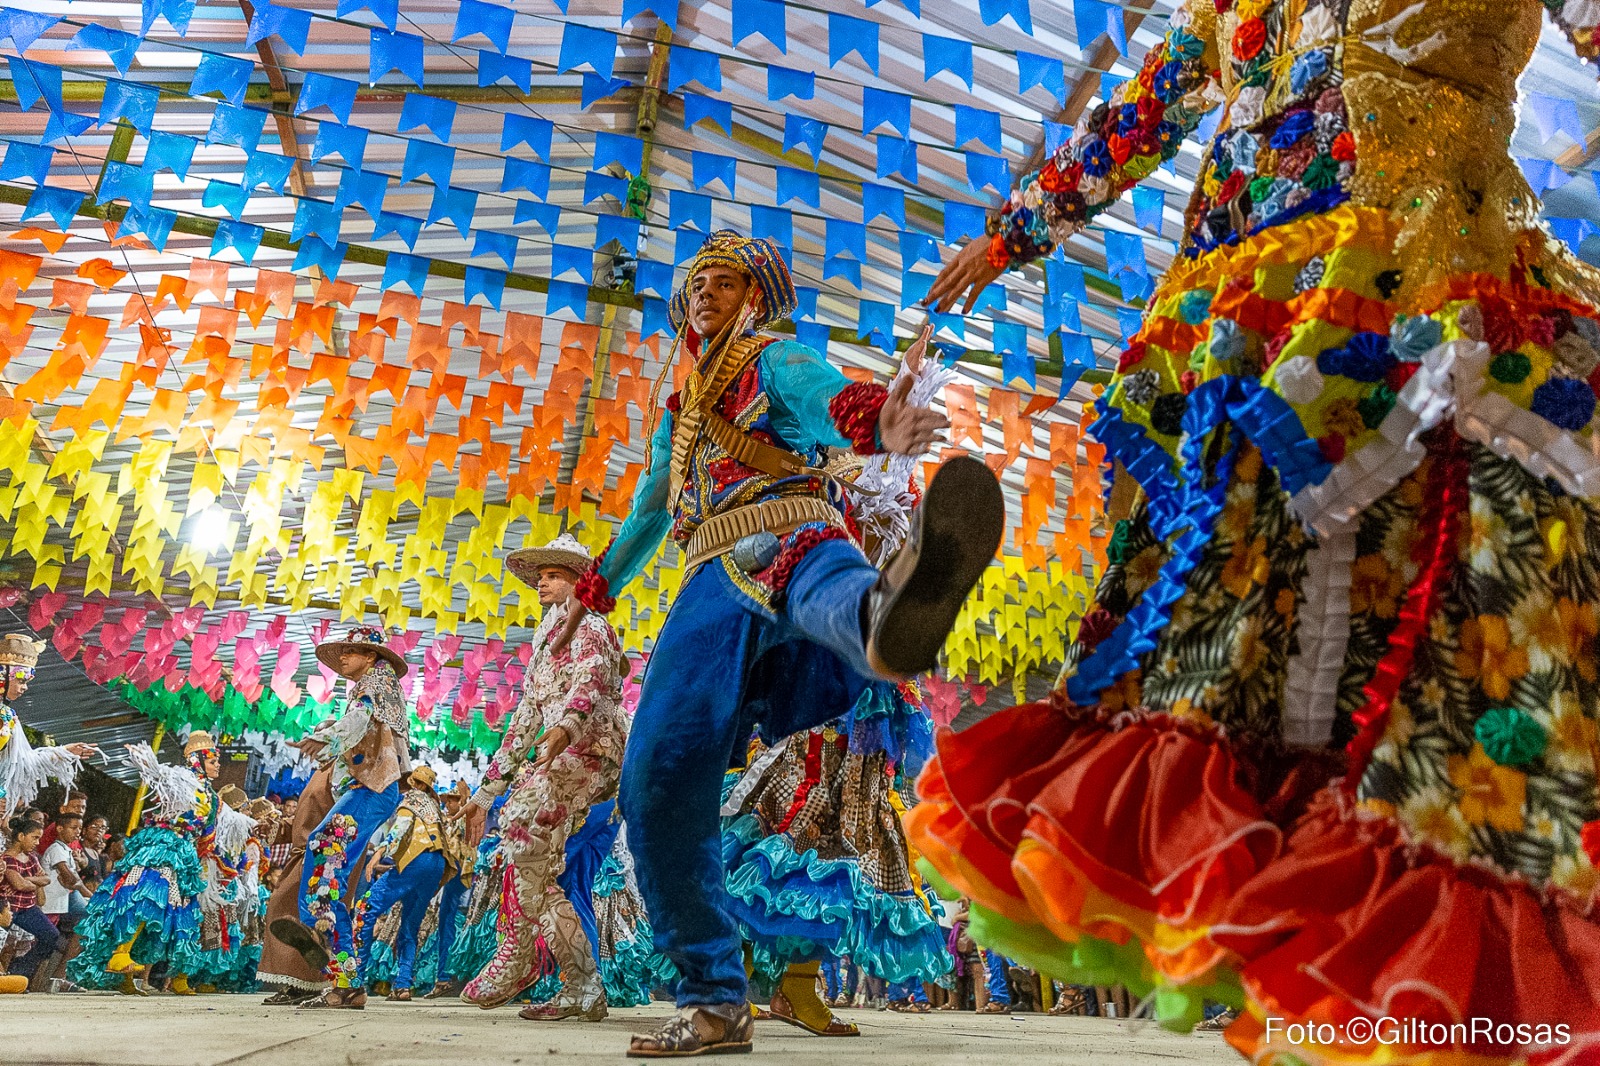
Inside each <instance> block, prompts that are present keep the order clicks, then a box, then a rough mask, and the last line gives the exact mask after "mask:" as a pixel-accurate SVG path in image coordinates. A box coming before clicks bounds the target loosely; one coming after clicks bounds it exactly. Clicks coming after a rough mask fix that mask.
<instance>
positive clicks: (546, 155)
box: [500, 114, 555, 163]
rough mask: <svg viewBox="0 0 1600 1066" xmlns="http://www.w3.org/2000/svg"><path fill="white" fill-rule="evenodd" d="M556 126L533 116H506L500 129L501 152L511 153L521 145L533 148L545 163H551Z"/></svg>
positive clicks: (545, 119)
mask: <svg viewBox="0 0 1600 1066" xmlns="http://www.w3.org/2000/svg"><path fill="white" fill-rule="evenodd" d="M554 130H555V125H554V124H553V123H552V122H551V121H550V120H549V119H547V118H536V117H535V116H533V115H516V114H508V115H506V121H505V125H504V126H502V127H501V128H500V150H501V151H502V152H509V151H511V149H513V148H515V147H516V146H517V145H519V144H525V145H527V146H528V147H529V148H532V149H533V151H534V154H535V155H537V156H538V157H539V158H540V159H543V160H544V161H545V162H547V163H548V162H549V161H550V135H551V133H552V132H553V131H554Z"/></svg>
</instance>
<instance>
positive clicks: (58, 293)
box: [50, 278, 94, 315]
mask: <svg viewBox="0 0 1600 1066" xmlns="http://www.w3.org/2000/svg"><path fill="white" fill-rule="evenodd" d="M93 293H94V286H93V285H90V284H89V283H88V282H86V281H69V280H68V279H66V278H56V279H55V282H54V284H52V286H51V288H50V306H51V307H64V308H66V309H67V310H68V311H71V312H72V313H73V314H78V315H86V314H88V313H89V297H90V296H91V295H92V294H93Z"/></svg>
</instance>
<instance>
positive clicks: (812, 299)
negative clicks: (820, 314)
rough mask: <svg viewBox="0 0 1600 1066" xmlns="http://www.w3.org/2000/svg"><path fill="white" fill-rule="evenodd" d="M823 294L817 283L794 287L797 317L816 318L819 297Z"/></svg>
mask: <svg viewBox="0 0 1600 1066" xmlns="http://www.w3.org/2000/svg"><path fill="white" fill-rule="evenodd" d="M821 295H822V290H821V289H819V288H817V287H816V286H815V285H796V286H795V287H794V296H795V311H794V316H795V318H797V319H799V318H806V319H810V318H816V317H817V297H819V296H821Z"/></svg>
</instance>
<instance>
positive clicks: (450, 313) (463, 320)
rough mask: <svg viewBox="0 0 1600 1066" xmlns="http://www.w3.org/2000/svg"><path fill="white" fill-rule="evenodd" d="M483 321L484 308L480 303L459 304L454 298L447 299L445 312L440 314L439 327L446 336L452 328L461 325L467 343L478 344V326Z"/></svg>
mask: <svg viewBox="0 0 1600 1066" xmlns="http://www.w3.org/2000/svg"><path fill="white" fill-rule="evenodd" d="M482 321H483V308H482V307H481V306H480V305H478V304H473V305H472V306H471V307H468V306H466V305H465V304H458V303H456V302H455V301H454V300H447V301H446V302H445V305H444V312H443V314H441V315H440V316H439V328H440V329H442V330H444V332H445V335H446V336H449V334H450V330H451V329H452V328H454V327H455V326H458V325H459V326H461V327H462V330H463V340H464V341H465V343H467V344H476V343H478V326H479V324H480V323H481V322H482Z"/></svg>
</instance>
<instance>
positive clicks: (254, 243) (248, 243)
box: [211, 218, 267, 266]
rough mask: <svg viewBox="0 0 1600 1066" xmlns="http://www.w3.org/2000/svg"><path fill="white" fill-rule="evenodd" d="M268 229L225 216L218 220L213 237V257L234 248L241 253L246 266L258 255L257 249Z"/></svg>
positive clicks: (241, 258)
mask: <svg viewBox="0 0 1600 1066" xmlns="http://www.w3.org/2000/svg"><path fill="white" fill-rule="evenodd" d="M266 235H267V231H266V230H264V229H262V228H261V227H260V226H252V225H251V224H250V223H248V222H235V221H233V220H232V219H229V218H224V219H218V220H217V232H216V233H215V234H213V235H212V237H211V258H213V259H215V258H216V257H217V256H219V255H221V254H222V253H223V252H225V251H226V250H228V249H229V248H232V249H233V250H234V251H236V252H238V253H239V258H240V260H241V261H242V262H244V264H245V265H246V266H248V265H249V264H250V261H251V260H253V259H254V258H255V257H256V250H257V249H259V248H260V247H261V238H263V237H265V236H266Z"/></svg>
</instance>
